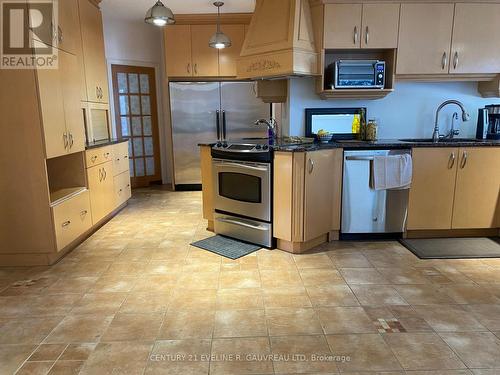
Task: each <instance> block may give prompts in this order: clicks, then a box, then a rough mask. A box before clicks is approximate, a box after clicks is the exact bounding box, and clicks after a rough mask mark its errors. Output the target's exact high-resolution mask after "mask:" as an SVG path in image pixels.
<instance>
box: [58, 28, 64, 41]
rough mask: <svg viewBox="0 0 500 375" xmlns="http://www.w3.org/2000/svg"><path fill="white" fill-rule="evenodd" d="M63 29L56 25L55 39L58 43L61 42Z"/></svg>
mask: <svg viewBox="0 0 500 375" xmlns="http://www.w3.org/2000/svg"><path fill="white" fill-rule="evenodd" d="M63 39H64V38H63V31H62V29H61V28H60V27H59V26H58V27H57V40H58V41H59V43H62V41H63Z"/></svg>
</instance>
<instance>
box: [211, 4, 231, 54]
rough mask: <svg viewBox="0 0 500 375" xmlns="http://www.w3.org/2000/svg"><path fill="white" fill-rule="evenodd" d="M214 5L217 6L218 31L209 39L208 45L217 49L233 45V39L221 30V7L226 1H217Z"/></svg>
mask: <svg viewBox="0 0 500 375" xmlns="http://www.w3.org/2000/svg"><path fill="white" fill-rule="evenodd" d="M214 5H215V6H216V7H217V31H216V32H215V34H214V35H212V37H211V38H210V40H209V41H208V45H209V46H210V47H212V48H217V49H222V48H227V47H231V39H229V37H228V36H227V35H226V34H224V33H223V32H222V31H220V7H221V6H223V5H224V3H223V2H222V1H216V2H215V3H214Z"/></svg>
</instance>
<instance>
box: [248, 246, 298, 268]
mask: <svg viewBox="0 0 500 375" xmlns="http://www.w3.org/2000/svg"><path fill="white" fill-rule="evenodd" d="M257 262H258V264H259V269H260V270H284V269H290V270H295V271H296V270H297V266H296V265H295V262H294V260H293V257H292V255H291V254H289V253H286V252H284V251H279V250H261V251H259V252H257Z"/></svg>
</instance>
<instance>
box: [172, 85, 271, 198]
mask: <svg viewBox="0 0 500 375" xmlns="http://www.w3.org/2000/svg"><path fill="white" fill-rule="evenodd" d="M169 86H170V87H169V90H170V111H171V120H172V143H173V157H174V184H175V186H176V188H183V187H190V186H189V185H195V186H196V185H199V184H201V171H200V150H199V147H198V144H199V143H203V142H216V141H217V140H222V139H231V140H234V139H242V138H260V137H267V128H266V127H265V126H255V125H253V123H254V121H255V120H257V119H259V118H269V117H270V114H271V106H270V104H265V103H263V102H262V101H261V100H260V99H257V98H256V97H255V92H254V87H253V82H233V81H231V82H170V83H169ZM253 142H255V140H254V141H253ZM195 186H191V187H195Z"/></svg>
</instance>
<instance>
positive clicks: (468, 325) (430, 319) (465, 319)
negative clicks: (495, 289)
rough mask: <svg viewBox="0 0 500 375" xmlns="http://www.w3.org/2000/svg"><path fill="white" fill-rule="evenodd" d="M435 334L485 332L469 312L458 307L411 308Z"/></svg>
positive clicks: (428, 306)
mask: <svg viewBox="0 0 500 375" xmlns="http://www.w3.org/2000/svg"><path fill="white" fill-rule="evenodd" d="M413 309H414V310H415V311H416V313H417V314H419V315H420V316H421V317H422V318H424V319H425V321H426V322H427V323H429V325H430V326H431V327H432V328H433V329H434V330H435V331H436V332H467V331H486V330H487V329H486V328H485V327H484V326H483V325H482V324H480V323H479V322H478V321H477V320H476V319H475V318H474V316H473V314H472V313H471V312H468V311H466V310H465V309H464V308H462V307H461V306H459V305H426V306H413Z"/></svg>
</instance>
